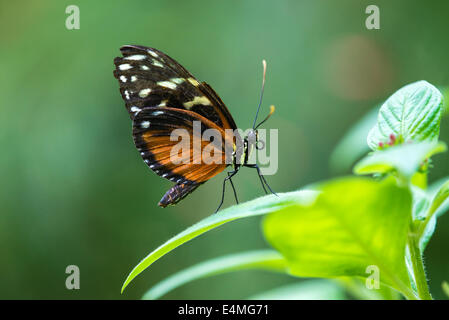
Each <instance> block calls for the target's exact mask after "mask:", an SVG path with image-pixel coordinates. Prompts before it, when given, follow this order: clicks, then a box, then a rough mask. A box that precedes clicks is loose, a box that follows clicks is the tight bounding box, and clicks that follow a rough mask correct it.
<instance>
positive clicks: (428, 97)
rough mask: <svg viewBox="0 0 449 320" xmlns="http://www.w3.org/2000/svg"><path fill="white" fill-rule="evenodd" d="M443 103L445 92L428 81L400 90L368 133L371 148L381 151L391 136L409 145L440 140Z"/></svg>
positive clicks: (383, 107)
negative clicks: (382, 144)
mask: <svg viewBox="0 0 449 320" xmlns="http://www.w3.org/2000/svg"><path fill="white" fill-rule="evenodd" d="M442 101H443V97H442V94H441V92H440V91H439V90H438V89H437V88H435V87H434V86H433V85H431V84H430V83H428V82H426V81H418V82H415V83H412V84H409V85H407V86H405V87H403V88H401V89H399V90H398V91H396V92H395V93H394V94H393V95H392V96H391V97H390V98H388V100H387V101H386V102H385V103H384V104H383V105H382V107H381V108H380V111H379V116H378V119H377V124H376V125H375V126H374V127H373V128H372V129H371V131H370V133H369V134H368V139H367V142H368V145H369V147H370V148H371V149H372V150H376V149H378V148H379V143H387V142H388V141H389V140H390V135H391V134H393V135H394V136H395V137H400V138H401V139H403V141H405V142H407V141H415V142H419V141H427V142H434V141H437V140H438V135H439V133H440V119H441V113H442Z"/></svg>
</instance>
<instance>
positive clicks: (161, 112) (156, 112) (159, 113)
mask: <svg viewBox="0 0 449 320" xmlns="http://www.w3.org/2000/svg"><path fill="white" fill-rule="evenodd" d="M163 113H164V111H154V112H153V113H152V115H153V116H159V115H161V114H163Z"/></svg>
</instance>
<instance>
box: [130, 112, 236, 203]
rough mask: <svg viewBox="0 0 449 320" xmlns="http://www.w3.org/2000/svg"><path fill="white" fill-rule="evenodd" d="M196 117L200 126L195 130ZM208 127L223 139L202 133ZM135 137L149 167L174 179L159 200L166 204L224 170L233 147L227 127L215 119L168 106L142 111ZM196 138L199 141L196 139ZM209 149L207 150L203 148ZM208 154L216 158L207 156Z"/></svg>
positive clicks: (138, 116) (134, 128) (167, 177)
mask: <svg viewBox="0 0 449 320" xmlns="http://www.w3.org/2000/svg"><path fill="white" fill-rule="evenodd" d="M194 121H197V124H200V128H201V130H194ZM174 129H178V130H179V129H181V131H177V132H174V131H173V130H174ZM207 129H214V130H216V132H219V133H220V137H221V138H222V139H221V141H215V140H213V141H210V140H204V139H203V138H202V137H203V135H202V133H203V132H204V131H205V130H207ZM133 137H134V142H135V145H136V147H137V149H138V150H139V152H140V154H141V156H142V158H143V159H144V161H145V163H146V164H147V165H148V167H149V168H150V169H151V170H153V171H154V172H155V173H156V174H158V175H159V176H161V177H163V178H165V179H168V180H170V181H173V182H174V183H175V186H174V187H172V188H171V189H170V190H169V191H167V193H166V195H165V196H164V197H163V198H162V200H161V201H160V203H159V205H161V206H163V207H165V206H166V205H168V204H174V203H176V202H178V201H179V200H181V199H182V198H184V197H185V196H186V195H187V194H189V193H190V192H192V191H193V190H195V189H196V188H197V187H198V186H199V185H200V184H202V183H204V182H206V181H207V180H209V179H210V178H212V177H214V176H215V175H217V174H218V173H220V172H222V171H223V170H224V169H225V168H226V165H227V163H229V157H230V156H231V155H226V153H225V150H232V144H233V141H232V140H228V141H226V139H225V134H224V131H223V130H222V129H221V128H220V127H218V126H217V125H216V124H215V123H213V122H212V121H210V120H208V119H206V118H204V117H202V116H201V115H198V114H196V113H194V112H191V111H188V110H180V109H176V108H167V107H163V108H161V107H157V108H150V109H145V110H143V111H142V112H139V113H138V114H137V115H136V117H135V118H134V121H133ZM194 139H197V140H196V141H198V142H200V143H194ZM206 149H207V150H208V153H205V152H204V150H206ZM183 151H184V152H183ZM208 154H211V155H213V157H214V159H216V160H217V161H215V162H214V163H210V161H207V160H208V159H204V157H207V156H208ZM205 160H206V161H205Z"/></svg>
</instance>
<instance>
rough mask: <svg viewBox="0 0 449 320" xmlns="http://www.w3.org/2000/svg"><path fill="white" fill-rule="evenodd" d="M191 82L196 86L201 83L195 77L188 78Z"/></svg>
mask: <svg viewBox="0 0 449 320" xmlns="http://www.w3.org/2000/svg"><path fill="white" fill-rule="evenodd" d="M187 80H188V81H189V82H190V83H191V84H193V85H194V86H195V87H198V86H199V85H200V83H199V82H198V81H196V80H195V79H193V78H188V79H187Z"/></svg>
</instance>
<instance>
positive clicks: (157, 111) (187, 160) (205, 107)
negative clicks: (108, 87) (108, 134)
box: [114, 45, 257, 207]
mask: <svg viewBox="0 0 449 320" xmlns="http://www.w3.org/2000/svg"><path fill="white" fill-rule="evenodd" d="M120 51H121V52H122V55H123V57H117V58H115V59H114V64H115V66H116V68H115V70H114V76H115V78H117V79H118V81H119V84H120V92H121V95H122V98H123V100H124V101H125V105H126V109H127V110H128V113H129V115H130V117H131V119H132V122H133V138H134V143H135V145H136V147H137V149H138V150H139V152H140V155H141V156H142V158H143V160H144V162H145V163H146V164H147V165H148V167H149V168H150V169H151V170H153V171H154V172H155V173H156V174H158V175H159V176H161V177H163V178H165V179H168V180H170V181H172V182H174V183H175V185H174V186H173V187H172V188H170V189H169V190H168V191H167V192H166V193H165V195H164V196H163V197H162V199H161V200H160V202H159V205H160V206H162V207H166V206H167V205H170V204H176V203H177V202H179V201H180V200H182V199H183V198H185V197H186V196H187V195H188V194H190V193H191V192H193V191H194V190H195V189H196V188H198V186H200V185H201V184H203V183H204V182H206V181H207V180H209V179H211V178H212V177H214V176H215V175H217V174H219V173H220V172H222V171H223V170H225V168H226V167H227V166H229V165H232V167H233V169H234V170H233V171H232V173H231V174H232V175H234V174H235V173H236V172H237V171H238V170H239V168H240V167H241V166H242V165H247V161H248V157H249V153H250V151H251V150H252V149H253V147H254V143H250V142H249V141H248V138H249V135H248V137H245V138H244V139H242V138H241V137H240V135H239V134H238V132H237V130H236V129H237V126H236V124H235V121H234V119H233V118H232V116H231V114H230V112H229V110H228V109H227V107H226V105H225V104H224V103H223V101H222V100H221V99H220V97H219V96H218V94H217V93H215V91H214V90H213V89H212V87H210V86H209V85H208V84H207V83H205V82H200V81H198V80H197V79H196V78H195V77H194V76H193V75H192V74H191V73H190V72H188V71H187V70H186V69H185V68H184V67H183V66H181V65H180V64H179V63H178V62H176V61H175V60H174V59H172V58H171V57H169V56H168V55H166V54H165V53H163V52H161V51H159V50H157V49H154V48H149V47H144V46H135V45H128V46H123V47H121V48H120ZM194 123H199V124H200V127H201V131H200V132H198V130H195V124H194ZM174 129H182V130H184V131H185V132H187V133H188V137H189V138H190V142H188V143H190V145H189V146H190V148H189V152H188V153H187V154H186V155H184V154H183V155H182V159H181V160H183V161H180V162H179V163H174V162H173V161H172V158H171V156H172V153H171V152H172V150H173V148H174V147H175V145H176V144H177V143H178V141H173V139H171V135H172V132H173V130H174ZM207 129H213V130H215V131H216V132H219V133H220V139H219V140H220V141H215V140H214V141H213V143H212V144H211V141H206V140H204V139H203V137H202V133H203V132H205V130H207ZM228 131H230V132H232V133H233V134H232V135H229V134H228ZM250 135H254V136H255V137H256V139H257V130H255V131H254V130H253V131H250ZM195 139H197V140H198V139H199V141H200V143H199V144H196V145H195V143H194V142H193V141H195ZM256 143H257V141H256ZM207 146H208V147H209V148H212V150H213V154H214V155H217V157H218V158H220V159H221V161H220V162H219V163H204V162H201V161H198V160H200V159H199V158H201V150H202V149H203V148H205V147H207ZM197 149H198V150H197ZM196 151H198V152H199V153H198V152H196ZM198 154H199V155H200V156H198ZM201 159H202V158H201ZM229 176H230V175H229V174H228V178H229ZM229 179H231V178H229ZM231 184H232V181H231Z"/></svg>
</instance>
